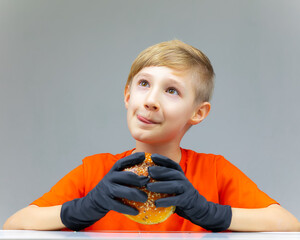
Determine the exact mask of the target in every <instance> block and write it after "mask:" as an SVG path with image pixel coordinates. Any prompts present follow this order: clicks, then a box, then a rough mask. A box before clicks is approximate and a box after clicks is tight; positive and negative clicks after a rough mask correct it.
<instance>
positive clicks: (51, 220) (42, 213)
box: [3, 205, 65, 230]
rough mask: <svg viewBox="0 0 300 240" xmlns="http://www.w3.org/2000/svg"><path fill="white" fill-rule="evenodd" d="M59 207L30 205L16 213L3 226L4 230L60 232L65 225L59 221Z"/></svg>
mask: <svg viewBox="0 0 300 240" xmlns="http://www.w3.org/2000/svg"><path fill="white" fill-rule="evenodd" d="M60 211H61V205H60V206H53V207H38V206H36V205H30V206H28V207H25V208H23V209H21V210H20V211H18V212H16V213H15V214H14V215H12V216H11V217H10V218H8V219H7V221H6V222H5V223H4V225H3V229H4V230H29V229H30V230H60V229H63V228H65V225H64V224H63V223H62V221H61V219H60Z"/></svg>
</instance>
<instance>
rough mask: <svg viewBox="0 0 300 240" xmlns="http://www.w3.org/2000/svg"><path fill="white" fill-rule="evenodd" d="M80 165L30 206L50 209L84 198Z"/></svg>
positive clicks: (81, 166) (82, 171) (82, 173)
mask: <svg viewBox="0 0 300 240" xmlns="http://www.w3.org/2000/svg"><path fill="white" fill-rule="evenodd" d="M83 168H84V167H83V165H80V166H78V167H76V168H75V169H73V170H72V171H71V172H69V173H68V174H67V175H65V176H64V177H63V178H62V179H61V180H60V181H58V182H57V183H56V184H55V185H54V186H53V187H52V188H51V189H50V191H49V192H47V193H45V194H44V195H43V196H42V197H40V198H38V199H36V200H35V201H34V202H32V203H31V204H30V205H37V206H39V207H50V206H56V205H62V204H63V203H65V202H67V201H70V200H73V199H75V198H81V197H83V196H84V192H85V191H84V169H83Z"/></svg>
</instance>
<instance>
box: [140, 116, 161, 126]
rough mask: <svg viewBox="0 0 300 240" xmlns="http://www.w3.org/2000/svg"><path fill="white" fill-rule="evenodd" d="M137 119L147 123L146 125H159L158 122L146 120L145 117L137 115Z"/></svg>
mask: <svg viewBox="0 0 300 240" xmlns="http://www.w3.org/2000/svg"><path fill="white" fill-rule="evenodd" d="M137 118H138V120H140V121H141V122H143V123H146V124H157V122H155V121H152V120H150V119H148V118H145V117H143V116H141V115H137Z"/></svg>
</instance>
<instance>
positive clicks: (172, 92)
mask: <svg viewBox="0 0 300 240" xmlns="http://www.w3.org/2000/svg"><path fill="white" fill-rule="evenodd" d="M166 92H167V93H170V94H173V95H179V92H178V91H177V90H176V89H175V88H168V89H167V91H166Z"/></svg>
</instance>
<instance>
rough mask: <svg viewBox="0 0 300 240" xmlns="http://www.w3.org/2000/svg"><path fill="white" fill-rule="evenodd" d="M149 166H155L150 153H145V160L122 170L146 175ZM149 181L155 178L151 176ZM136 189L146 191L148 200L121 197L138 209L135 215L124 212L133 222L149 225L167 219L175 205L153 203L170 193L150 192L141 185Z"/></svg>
mask: <svg viewBox="0 0 300 240" xmlns="http://www.w3.org/2000/svg"><path fill="white" fill-rule="evenodd" d="M150 166H155V164H154V163H153V162H152V160H151V154H150V153H146V154H145V160H144V162H143V163H141V164H138V165H135V166H132V167H129V168H125V169H124V171H131V172H134V173H136V174H137V175H139V176H147V177H148V176H149V174H148V167H150ZM150 182H155V180H154V179H153V178H150ZM138 189H140V190H142V191H144V192H145V193H147V195H148V200H147V202H145V203H141V202H135V201H131V200H128V199H122V201H123V202H124V203H125V204H127V205H129V206H132V207H134V208H136V209H137V210H139V214H138V215H136V216H133V215H126V214H125V216H127V217H128V218H130V219H131V220H133V221H135V222H138V223H141V224H149V225H150V224H157V223H161V222H163V221H165V220H167V218H168V217H170V216H171V215H172V214H173V213H174V211H175V206H170V207H166V208H164V207H156V206H155V204H154V202H155V200H157V199H159V198H165V197H169V196H171V195H170V194H166V193H155V192H151V191H148V190H147V189H146V187H141V188H138Z"/></svg>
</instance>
